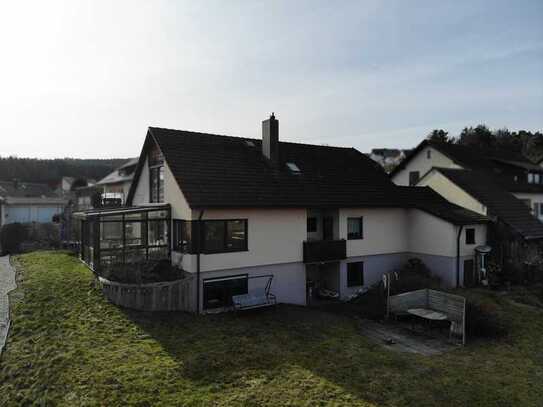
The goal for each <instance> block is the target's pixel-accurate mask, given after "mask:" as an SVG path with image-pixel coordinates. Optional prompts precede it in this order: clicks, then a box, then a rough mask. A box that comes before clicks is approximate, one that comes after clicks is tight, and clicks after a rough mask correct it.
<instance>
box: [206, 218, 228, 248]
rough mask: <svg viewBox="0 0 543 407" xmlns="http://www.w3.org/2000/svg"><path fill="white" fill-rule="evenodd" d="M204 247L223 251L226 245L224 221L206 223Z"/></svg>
mask: <svg viewBox="0 0 543 407" xmlns="http://www.w3.org/2000/svg"><path fill="white" fill-rule="evenodd" d="M204 230H205V231H204V248H205V250H206V251H212V252H213V251H223V250H224V247H225V242H224V232H225V222H224V221H206V222H205V223H204Z"/></svg>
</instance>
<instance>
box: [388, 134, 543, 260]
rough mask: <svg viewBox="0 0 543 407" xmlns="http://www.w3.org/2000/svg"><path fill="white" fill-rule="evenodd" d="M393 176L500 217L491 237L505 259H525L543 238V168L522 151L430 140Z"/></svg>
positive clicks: (494, 218)
mask: <svg viewBox="0 0 543 407" xmlns="http://www.w3.org/2000/svg"><path fill="white" fill-rule="evenodd" d="M390 176H391V178H392V180H393V181H394V182H395V183H396V184H398V185H416V186H427V187H430V188H432V189H434V190H435V191H437V192H438V193H439V194H441V195H442V196H443V197H444V198H446V199H447V200H449V201H451V202H453V203H455V204H457V205H460V206H462V207H464V208H467V209H470V210H472V211H475V212H478V213H481V214H484V215H487V216H489V217H490V218H492V219H493V220H495V222H494V226H493V228H492V229H493V233H492V235H493V238H492V239H489V243H490V244H492V245H494V246H498V247H496V249H498V250H499V251H500V255H501V257H502V259H509V260H511V261H513V262H515V263H518V264H520V263H521V262H523V261H526V260H527V257H529V256H528V254H527V252H526V250H528V249H526V246H527V245H528V246H530V248H529V250H530V251H532V250H538V249H537V246H540V245H541V244H542V243H543V223H542V222H540V221H538V220H537V219H535V218H534V215H535V216H536V217H537V218H539V219H540V220H542V219H543V168H541V167H539V166H537V165H535V164H533V163H532V162H530V161H529V160H528V159H526V158H524V157H523V156H521V155H519V154H516V153H513V152H503V151H499V152H497V151H492V152H482V151H477V150H475V149H473V148H469V147H465V146H459V145H453V144H444V143H439V142H434V141H428V140H425V141H423V142H422V143H421V144H420V145H419V146H418V147H417V148H416V149H415V150H414V151H413V153H412V154H411V155H410V156H409V157H407V158H406V159H405V160H404V161H403V162H402V163H401V164H400V165H399V166H398V167H397V168H396V169H395V170H394V171H393V172H392V173H391V175H390ZM505 241H508V243H506V242H505ZM517 243H519V244H517ZM519 247H520V248H521V247H525V249H522V250H521V249H520V248H519Z"/></svg>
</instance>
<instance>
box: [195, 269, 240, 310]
mask: <svg viewBox="0 0 543 407" xmlns="http://www.w3.org/2000/svg"><path fill="white" fill-rule="evenodd" d="M235 280H244V283H245V292H244V294H248V292H249V275H248V274H234V275H230V276H224V277H214V278H206V279H204V280H203V281H202V308H203V310H208V309H221V308H228V307H232V305H233V304H232V303H229V304H220V305H218V306H216V307H210V306H209V304H208V303H209V298H208V296H207V291H206V285H207V284H213V283H219V282H224V281H235ZM227 288H228V287H223V291H226V289H227ZM231 301H232V298H230V302H231Z"/></svg>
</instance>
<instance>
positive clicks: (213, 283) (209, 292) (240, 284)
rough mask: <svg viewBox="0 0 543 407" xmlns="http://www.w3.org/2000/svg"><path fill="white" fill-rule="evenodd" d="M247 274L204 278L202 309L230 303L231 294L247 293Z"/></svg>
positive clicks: (224, 305)
mask: <svg viewBox="0 0 543 407" xmlns="http://www.w3.org/2000/svg"><path fill="white" fill-rule="evenodd" d="M247 280H248V279H247V275H241V276H230V277H222V278H214V279H208V280H204V309H211V308H222V307H228V306H231V305H232V296H234V295H241V294H247V292H248V284H247Z"/></svg>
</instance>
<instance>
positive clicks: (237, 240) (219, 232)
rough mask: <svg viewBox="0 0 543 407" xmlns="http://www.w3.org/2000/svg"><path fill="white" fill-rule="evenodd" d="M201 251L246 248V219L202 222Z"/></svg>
mask: <svg viewBox="0 0 543 407" xmlns="http://www.w3.org/2000/svg"><path fill="white" fill-rule="evenodd" d="M203 228H204V230H203V251H204V252H206V253H221V252H239V251H246V250H247V219H235V220H206V221H204V222H203Z"/></svg>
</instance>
